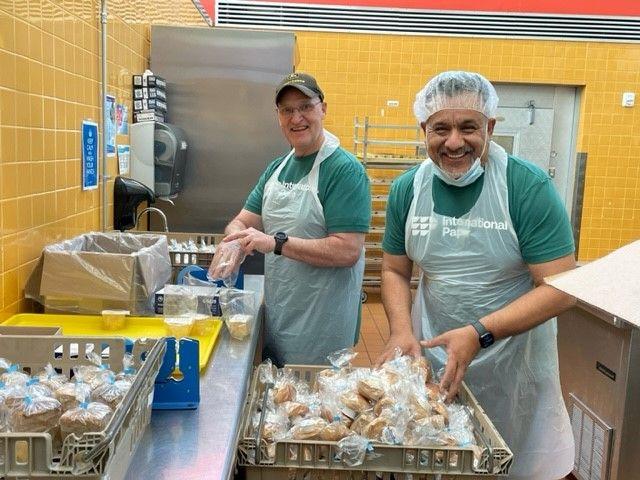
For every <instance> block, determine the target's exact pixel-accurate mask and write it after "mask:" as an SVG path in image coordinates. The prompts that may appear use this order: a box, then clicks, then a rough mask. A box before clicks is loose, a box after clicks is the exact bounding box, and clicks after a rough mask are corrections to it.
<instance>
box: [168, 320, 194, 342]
mask: <svg viewBox="0 0 640 480" xmlns="http://www.w3.org/2000/svg"><path fill="white" fill-rule="evenodd" d="M193 324H194V318H193V317H164V325H165V327H166V328H167V336H169V337H176V338H182V337H188V336H189V335H191V329H192V328H193Z"/></svg>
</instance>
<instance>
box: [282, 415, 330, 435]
mask: <svg viewBox="0 0 640 480" xmlns="http://www.w3.org/2000/svg"><path fill="white" fill-rule="evenodd" d="M326 426H327V421H326V420H324V419H322V418H318V417H315V418H304V419H302V420H300V421H299V422H297V423H296V424H295V425H294V426H293V427H291V430H289V435H290V436H291V438H293V439H294V440H308V439H310V438H318V437H319V436H320V432H322V430H323V429H324V428H325V427H326Z"/></svg>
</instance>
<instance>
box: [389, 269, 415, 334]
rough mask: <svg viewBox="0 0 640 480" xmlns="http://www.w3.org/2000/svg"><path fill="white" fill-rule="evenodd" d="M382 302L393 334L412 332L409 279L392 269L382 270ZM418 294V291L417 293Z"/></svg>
mask: <svg viewBox="0 0 640 480" xmlns="http://www.w3.org/2000/svg"><path fill="white" fill-rule="evenodd" d="M381 294H382V304H383V305H384V310H385V312H386V314H387V318H388V320H389V330H390V333H391V334H392V335H393V334H396V333H397V334H403V333H407V332H409V333H413V327H412V325H411V279H410V278H406V277H405V276H403V275H402V274H400V273H397V272H394V271H383V272H382V288H381ZM417 294H418V295H419V292H418V293H417Z"/></svg>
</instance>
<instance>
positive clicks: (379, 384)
mask: <svg viewBox="0 0 640 480" xmlns="http://www.w3.org/2000/svg"><path fill="white" fill-rule="evenodd" d="M386 389H387V386H386V385H385V381H384V380H383V379H382V378H380V377H379V376H378V375H375V374H371V375H368V376H367V377H365V378H362V379H360V380H358V393H359V394H360V395H362V396H363V397H364V398H366V399H367V400H371V401H373V402H376V401H378V400H380V399H381V398H382V397H383V396H384V394H385V391H386Z"/></svg>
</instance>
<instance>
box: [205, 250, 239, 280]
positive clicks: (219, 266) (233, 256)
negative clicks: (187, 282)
mask: <svg viewBox="0 0 640 480" xmlns="http://www.w3.org/2000/svg"><path fill="white" fill-rule="evenodd" d="M244 257H245V254H244V249H243V248H242V246H241V245H240V242H238V241H231V242H221V243H219V244H218V246H217V247H216V253H215V254H214V255H213V260H211V265H209V271H208V272H207V278H208V279H209V280H211V281H214V282H215V281H218V280H222V281H223V282H224V284H225V286H227V287H233V286H234V285H235V283H236V280H237V278H238V270H239V269H240V264H241V263H242V262H243V261H244Z"/></svg>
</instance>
